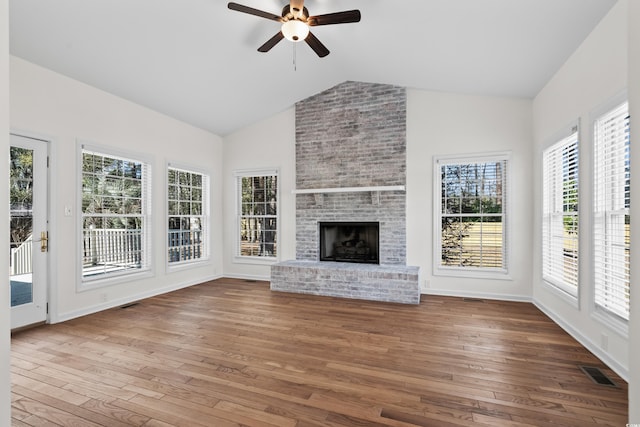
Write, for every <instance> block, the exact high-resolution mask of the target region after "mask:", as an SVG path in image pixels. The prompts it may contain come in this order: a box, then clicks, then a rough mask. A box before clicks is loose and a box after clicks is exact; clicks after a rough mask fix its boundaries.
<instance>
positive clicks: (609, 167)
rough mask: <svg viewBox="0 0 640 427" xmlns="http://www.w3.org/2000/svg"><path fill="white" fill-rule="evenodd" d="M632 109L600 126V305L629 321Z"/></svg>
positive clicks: (596, 239)
mask: <svg viewBox="0 0 640 427" xmlns="http://www.w3.org/2000/svg"><path fill="white" fill-rule="evenodd" d="M629 149H630V137H629V106H628V103H627V102H625V103H623V104H621V105H619V106H618V107H616V108H614V109H613V110H611V111H609V112H608V113H606V114H604V115H602V116H600V117H599V118H598V119H596V120H595V123H594V175H593V180H594V183H593V185H594V200H593V204H594V228H593V243H594V281H595V304H596V307H597V308H599V309H602V310H604V311H606V312H607V313H609V314H612V315H615V316H617V317H619V318H622V319H624V320H629V288H630V281H629V248H630V240H629V232H630V229H629V225H630V217H629V204H630V203H629V202H630V193H629V188H630V174H629V172H630V171H629V167H630V157H629V153H630V150H629Z"/></svg>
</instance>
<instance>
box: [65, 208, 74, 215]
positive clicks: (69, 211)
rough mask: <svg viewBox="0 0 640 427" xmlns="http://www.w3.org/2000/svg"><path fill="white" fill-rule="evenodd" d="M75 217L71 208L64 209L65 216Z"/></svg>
mask: <svg viewBox="0 0 640 427" xmlns="http://www.w3.org/2000/svg"><path fill="white" fill-rule="evenodd" d="M71 215H73V210H72V209H71V206H69V205H66V206H65V207H64V216H71Z"/></svg>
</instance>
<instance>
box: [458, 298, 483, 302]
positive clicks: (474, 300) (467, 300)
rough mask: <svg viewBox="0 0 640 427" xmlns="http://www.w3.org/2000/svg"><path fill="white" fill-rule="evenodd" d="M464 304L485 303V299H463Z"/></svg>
mask: <svg viewBox="0 0 640 427" xmlns="http://www.w3.org/2000/svg"><path fill="white" fill-rule="evenodd" d="M462 301H464V302H484V300H483V299H480V298H462Z"/></svg>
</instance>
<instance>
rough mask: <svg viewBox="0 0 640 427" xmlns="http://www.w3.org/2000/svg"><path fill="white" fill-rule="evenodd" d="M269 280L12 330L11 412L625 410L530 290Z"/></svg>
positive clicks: (188, 421)
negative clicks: (301, 288)
mask: <svg viewBox="0 0 640 427" xmlns="http://www.w3.org/2000/svg"><path fill="white" fill-rule="evenodd" d="M268 285H269V284H268V283H266V282H249V281H245V280H240V279H219V280H215V281H212V282H207V283H203V284H201V285H198V286H193V287H190V288H185V289H182V290H180V291H176V292H172V293H169V294H164V295H159V296H157V297H153V298H149V299H146V300H143V301H140V302H139V303H138V304H136V305H133V306H130V307H128V308H114V309H111V310H107V311H104V312H101V313H96V314H94V315H90V316H85V317H82V318H78V319H74V320H71V321H68V322H64V323H62V324H56V325H42V326H39V327H36V328H34V329H30V330H23V331H20V332H18V333H16V334H14V335H13V336H12V349H11V356H12V360H11V369H12V387H13V388H12V426H16V427H22V426H25V425H30V426H40V425H45V426H46V425H63V426H67V425H69V426H74V425H79V426H80V425H81V426H83V427H84V426H107V427H112V426H144V427H168V426H189V427H192V426H207V427H209V426H216V427H231V426H240V425H244V426H255V427H258V426H259V427H266V426H278V427H285V426H286V427H346V426H380V427H382V426H384V427H390V426H394V427H411V426H430V427H432V426H435V427H453V426H472V425H477V426H509V427H523V426H536V427H544V426H554V427H557V426H568V427H577V426H580V427H583V426H600V425H617V426H619V425H625V424H626V422H627V384H626V383H625V382H624V381H623V380H622V379H621V378H619V377H618V376H617V375H615V373H613V372H611V370H610V369H608V368H607V367H606V366H605V365H603V364H602V362H601V361H600V360H598V359H597V358H596V357H595V356H594V355H593V354H591V353H590V352H589V351H588V350H586V349H585V348H584V347H583V346H581V345H580V344H579V343H578V342H576V341H575V340H574V339H573V338H571V337H570V336H569V335H568V334H567V333H566V332H564V331H563V330H562V329H561V328H559V327H558V326H557V325H556V324H554V323H553V322H552V321H551V320H550V319H549V318H547V317H546V316H545V315H544V314H543V313H542V312H540V311H539V310H538V309H537V308H536V307H535V306H533V305H532V304H529V303H519V302H509V301H491V300H470V299H463V298H455V297H437V296H423V298H422V302H421V304H420V305H417V306H406V305H400V304H388V303H380V302H373V301H358V300H346V299H336V298H327V297H316V296H310V295H302V294H286V293H277V292H271V291H270V290H269V286H268ZM580 365H589V366H596V367H599V368H600V369H602V370H603V371H605V372H606V373H607V375H609V376H610V377H611V378H612V379H613V380H614V382H615V383H616V384H617V386H616V387H604V386H599V385H597V384H594V383H593V382H592V381H591V380H590V379H589V378H587V377H586V376H585V375H584V374H583V372H582V371H581V370H580V368H579V366H580Z"/></svg>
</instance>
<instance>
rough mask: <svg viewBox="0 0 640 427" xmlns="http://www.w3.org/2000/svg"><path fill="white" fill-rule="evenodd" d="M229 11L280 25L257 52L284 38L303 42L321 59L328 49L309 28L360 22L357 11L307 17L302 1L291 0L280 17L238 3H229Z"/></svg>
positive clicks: (266, 50)
mask: <svg viewBox="0 0 640 427" xmlns="http://www.w3.org/2000/svg"><path fill="white" fill-rule="evenodd" d="M227 6H228V7H229V9H231V10H235V11H238V12H243V13H248V14H249V15H255V16H259V17H261V18H266V19H270V20H272V21H277V22H280V23H282V27H281V29H280V31H278V32H277V33H276V35H275V36H273V37H271V38H270V39H269V40H267V41H266V42H265V44H263V45H262V46H260V47H259V48H258V52H268V51H269V50H271V48H272V47H274V46H275V45H276V44H278V42H279V41H280V40H282V39H283V38H286V39H287V40H290V41H292V42H300V41H302V40H304V41H305V42H307V44H308V45H309V47H311V49H313V51H314V52H315V53H316V54H317V55H318V56H319V57H321V58H323V57H325V56H327V55H328V54H329V49H327V48H326V47H325V45H323V44H322V43H321V42H320V40H318V38H317V37H316V36H314V35H313V33H311V31H309V27H315V26H318V25H331V24H348V23H351V22H359V21H360V11H359V10H357V9H356V10H346V11H344V12H335V13H327V14H324V15H315V16H309V11H308V10H307V8H306V7H304V0H291V1H290V3H289V4H288V5H286V6H285V7H284V8H283V9H282V15H281V16H278V15H274V14H272V13H269V12H263V11H262V10H258V9H254V8H252V7H249V6H244V5H241V4H238V3H234V2H230V3H229V4H228V5H227Z"/></svg>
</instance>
